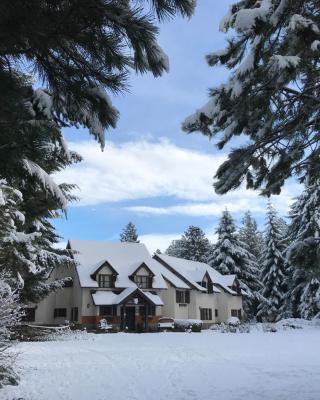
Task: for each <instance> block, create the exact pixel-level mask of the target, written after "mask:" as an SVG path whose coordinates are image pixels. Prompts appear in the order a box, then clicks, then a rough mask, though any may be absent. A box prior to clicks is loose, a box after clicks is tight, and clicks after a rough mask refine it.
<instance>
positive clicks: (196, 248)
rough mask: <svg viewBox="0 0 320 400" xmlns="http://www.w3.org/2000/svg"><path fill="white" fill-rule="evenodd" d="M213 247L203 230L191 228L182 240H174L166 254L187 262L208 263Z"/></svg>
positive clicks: (195, 227)
mask: <svg viewBox="0 0 320 400" xmlns="http://www.w3.org/2000/svg"><path fill="white" fill-rule="evenodd" d="M210 250H211V245H210V242H209V240H208V238H207V237H206V235H205V233H204V232H203V230H202V229H201V228H199V227H197V226H192V225H191V226H189V227H188V229H187V230H186V231H185V232H184V234H183V235H182V237H181V239H179V240H174V241H173V242H172V243H171V244H170V246H169V247H168V249H167V250H166V254H168V255H170V256H173V257H179V258H184V259H186V260H192V261H199V262H207V260H208V256H209V252H210Z"/></svg>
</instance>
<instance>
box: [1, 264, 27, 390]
mask: <svg viewBox="0 0 320 400" xmlns="http://www.w3.org/2000/svg"><path fill="white" fill-rule="evenodd" d="M18 286H19V285H18V284H17V283H16V284H13V282H12V281H11V280H10V278H8V277H7V276H6V274H5V273H4V272H0V389H1V388H2V387H3V385H17V384H18V376H17V374H16V372H15V371H14V368H13V364H14V361H15V357H14V356H13V354H10V347H11V346H12V343H13V342H12V340H10V339H11V333H12V332H11V330H12V328H14V327H15V326H16V325H17V324H18V323H19V321H20V319H21V317H22V316H23V312H22V310H21V307H20V306H19V304H18V298H19V294H18V292H19V287H18Z"/></svg>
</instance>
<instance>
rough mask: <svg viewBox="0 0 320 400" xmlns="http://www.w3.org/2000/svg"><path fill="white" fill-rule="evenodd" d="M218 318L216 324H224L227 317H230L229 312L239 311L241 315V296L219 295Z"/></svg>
mask: <svg viewBox="0 0 320 400" xmlns="http://www.w3.org/2000/svg"><path fill="white" fill-rule="evenodd" d="M218 306H219V307H218V310H219V311H218V312H219V315H218V318H217V322H225V321H227V319H228V318H229V317H231V310H239V309H241V314H242V315H243V308H242V296H233V295H231V294H229V293H220V294H219V297H218Z"/></svg>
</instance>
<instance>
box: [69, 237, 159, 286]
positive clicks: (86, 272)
mask: <svg viewBox="0 0 320 400" xmlns="http://www.w3.org/2000/svg"><path fill="white" fill-rule="evenodd" d="M69 245H70V248H71V250H73V252H74V259H75V261H76V262H77V264H78V265H77V272H78V276H79V281H80V285H81V286H82V287H90V288H97V287H98V283H97V282H96V281H95V280H94V279H92V277H91V274H93V273H94V272H95V271H96V270H97V269H98V268H99V267H100V266H101V265H102V264H103V263H104V262H108V263H109V264H110V265H111V266H112V268H113V269H114V270H115V271H116V272H117V273H118V275H117V278H116V280H115V287H116V288H128V287H131V288H137V285H136V284H135V283H134V282H133V281H132V280H131V279H130V278H129V277H130V276H131V274H132V273H133V272H134V271H135V270H136V269H137V268H138V267H139V265H141V264H143V263H144V264H145V265H146V266H147V267H148V268H149V269H150V271H151V272H152V273H153V274H154V277H153V288H154V289H166V288H167V285H166V283H165V281H164V279H163V277H162V275H161V273H159V271H158V263H157V262H156V261H155V260H153V258H152V257H151V256H150V254H149V252H148V250H147V248H146V247H145V245H144V244H142V243H127V242H111V241H97V240H69Z"/></svg>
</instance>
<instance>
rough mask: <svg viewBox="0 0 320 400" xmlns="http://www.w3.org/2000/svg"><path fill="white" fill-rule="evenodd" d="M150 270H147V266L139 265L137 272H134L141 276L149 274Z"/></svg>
mask: <svg viewBox="0 0 320 400" xmlns="http://www.w3.org/2000/svg"><path fill="white" fill-rule="evenodd" d="M149 274H150V272H149V271H148V270H147V268H145V267H143V266H142V267H140V268H139V269H138V270H137V272H136V273H135V275H141V276H149Z"/></svg>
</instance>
